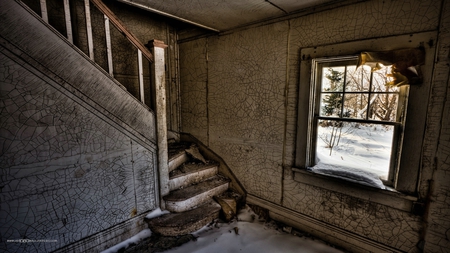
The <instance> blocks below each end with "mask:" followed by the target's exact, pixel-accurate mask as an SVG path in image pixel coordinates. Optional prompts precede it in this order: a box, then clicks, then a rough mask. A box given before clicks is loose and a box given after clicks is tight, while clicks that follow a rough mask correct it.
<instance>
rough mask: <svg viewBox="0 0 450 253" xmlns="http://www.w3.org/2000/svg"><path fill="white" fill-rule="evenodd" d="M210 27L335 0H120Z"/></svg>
mask: <svg viewBox="0 0 450 253" xmlns="http://www.w3.org/2000/svg"><path fill="white" fill-rule="evenodd" d="M119 1H121V2H124V3H127V4H130V5H134V6H137V7H139V8H142V9H145V10H148V11H151V12H154V13H158V14H161V15H164V16H168V17H171V18H175V19H178V20H182V21H184V22H187V23H191V24H194V25H197V26H200V27H203V28H206V29H209V30H213V31H217V32H222V31H227V30H231V29H233V28H237V27H242V26H246V25H250V24H254V23H258V22H262V21H266V20H270V19H273V18H279V17H283V16H287V15H291V14H294V13H296V12H299V11H302V10H305V9H308V8H311V7H315V6H321V5H322V6H323V5H326V4H328V3H331V2H337V1H336V0H170V1H168V0H119Z"/></svg>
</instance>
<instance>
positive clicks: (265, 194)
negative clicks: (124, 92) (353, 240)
mask: <svg viewBox="0 0 450 253" xmlns="http://www.w3.org/2000/svg"><path fill="white" fill-rule="evenodd" d="M443 3H444V8H442V5H443ZM447 5H448V1H444V2H441V1H431V0H430V1H415V0H407V1H381V0H371V1H364V2H361V3H356V4H351V5H347V6H342V7H338V8H335V9H332V10H326V11H322V12H318V13H314V14H310V15H305V16H301V17H296V18H292V19H289V20H285V21H280V22H275V23H269V24H266V25H260V26H252V27H249V28H248V29H240V30H235V31H229V32H225V33H222V34H219V35H217V36H209V37H206V38H205V37H203V38H199V39H196V40H186V41H182V42H181V43H180V74H181V85H182V88H181V99H182V107H181V116H182V129H181V130H182V131H183V132H188V133H191V134H193V135H194V136H196V137H197V138H198V139H200V140H201V141H202V142H203V143H205V144H206V145H208V146H209V147H210V148H211V149H212V150H214V151H215V152H217V153H218V154H219V155H220V156H221V157H222V158H223V159H224V160H225V162H226V163H227V164H228V165H229V167H230V168H231V169H232V170H233V172H234V174H236V176H237V177H238V179H239V180H240V181H241V183H242V184H243V186H244V187H245V189H246V190H247V191H248V193H249V194H251V195H254V196H256V197H259V198H261V199H264V200H267V201H269V202H270V203H273V204H275V205H279V206H281V207H285V208H288V209H289V210H293V211H295V212H297V213H300V214H303V215H306V216H308V217H311V218H313V219H316V220H318V221H321V222H325V223H326V224H330V225H331V226H334V227H338V228H342V229H344V230H345V231H350V232H352V233H356V234H357V235H359V236H362V237H364V238H368V239H369V240H373V241H375V242H379V243H381V244H383V245H388V246H389V247H391V248H394V249H398V250H401V251H406V252H409V251H415V250H419V249H420V248H422V249H423V247H425V251H427V252H439V251H441V250H443V249H444V246H448V245H449V237H448V233H449V232H448V231H449V230H448V228H449V226H448V222H447V221H448V215H449V213H450V211H449V203H448V194H449V191H448V187H447V186H446V185H445V184H443V182H444V181H442V180H441V176H444V175H445V176H446V175H447V174H448V173H447V172H446V171H448V168H449V167H448V162H447V160H448V155H449V150H448V145H447V144H446V143H447V142H448V134H447V133H446V131H447V130H446V127H443V126H444V124H443V122H446V121H448V115H449V114H448V102H446V101H447V100H446V98H447V96H448V95H447V94H448V87H449V86H448V65H447V64H448V44H449V43H450V41H449V39H448V36H447V35H448V6H447ZM426 31H436V32H438V31H440V36H439V39H438V43H439V45H438V46H437V53H438V55H440V56H441V57H439V58H436V63H435V66H434V68H433V70H434V72H433V76H434V79H433V82H432V83H431V84H430V85H431V89H432V93H431V94H430V99H429V101H431V102H430V104H429V105H423V106H426V107H427V108H428V111H429V115H428V118H427V126H428V128H427V132H426V137H425V144H424V149H423V151H422V152H423V155H422V158H421V161H422V164H421V165H420V166H421V168H422V170H421V177H420V178H421V182H420V188H419V192H418V195H419V198H420V199H421V200H423V199H426V198H427V197H426V196H427V194H431V195H432V196H433V201H432V204H431V206H430V209H429V212H428V213H426V214H425V215H424V216H422V215H413V214H412V213H411V212H406V211H402V210H398V209H395V208H391V207H390V206H386V205H382V204H379V203H374V202H371V201H367V200H362V199H359V198H356V197H353V196H349V195H346V194H342V193H338V192H334V191H331V190H326V189H324V188H321V187H316V186H312V185H309V184H305V183H300V182H297V181H295V180H294V178H293V172H292V170H291V168H292V167H295V164H294V163H295V140H296V131H297V130H296V122H297V104H298V85H299V65H300V64H299V57H300V50H301V49H302V48H305V47H314V46H320V45H332V44H336V43H342V42H348V41H358V40H363V39H369V38H382V37H386V36H393V35H404V34H414V33H420V32H426ZM425 95H427V94H425ZM436 143H439V145H436ZM435 157H437V158H435ZM435 159H437V160H435ZM433 174H434V178H435V180H436V184H435V186H434V189H433V190H431V192H430V191H429V190H428V189H429V187H430V184H429V182H431V181H430V180H431V179H432V178H433ZM437 174H438V175H439V176H436V175H437ZM445 178H446V179H447V177H445ZM446 182H449V181H446ZM447 185H448V184H447ZM440 219H443V220H444V221H446V222H445V223H443V224H442V223H441V224H439V222H438V220H440ZM424 221H425V222H424ZM426 221H428V222H429V223H428V224H427V223H426ZM425 234H426V236H425V237H424V235H425ZM424 238H425V241H423V240H424ZM424 245H425V246H424Z"/></svg>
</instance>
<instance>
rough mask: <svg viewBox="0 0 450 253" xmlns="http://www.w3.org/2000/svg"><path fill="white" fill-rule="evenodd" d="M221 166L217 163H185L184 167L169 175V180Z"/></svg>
mask: <svg viewBox="0 0 450 253" xmlns="http://www.w3.org/2000/svg"><path fill="white" fill-rule="evenodd" d="M218 165H219V164H218V163H217V162H212V161H210V162H208V163H207V164H203V163H194V164H192V163H185V164H183V165H182V167H179V168H177V169H175V170H173V171H171V172H170V174H169V179H174V178H178V177H182V176H185V175H188V174H192V173H196V172H199V171H202V170H206V169H209V168H213V167H217V166H218Z"/></svg>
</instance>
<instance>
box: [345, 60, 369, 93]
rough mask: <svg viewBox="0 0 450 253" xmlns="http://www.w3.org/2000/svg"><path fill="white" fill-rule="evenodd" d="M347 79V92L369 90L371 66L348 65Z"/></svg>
mask: <svg viewBox="0 0 450 253" xmlns="http://www.w3.org/2000/svg"><path fill="white" fill-rule="evenodd" d="M346 80H347V83H346V84H345V91H347V92H349V91H351V92H362V91H369V87H370V67H368V66H364V65H363V66H360V67H359V68H356V66H355V65H351V66H347V77H346Z"/></svg>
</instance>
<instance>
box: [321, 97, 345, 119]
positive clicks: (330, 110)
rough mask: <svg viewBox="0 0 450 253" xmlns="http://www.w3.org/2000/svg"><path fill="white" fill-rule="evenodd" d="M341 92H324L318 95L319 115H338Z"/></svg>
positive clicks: (340, 105)
mask: <svg viewBox="0 0 450 253" xmlns="http://www.w3.org/2000/svg"><path fill="white" fill-rule="evenodd" d="M341 107H342V93H324V94H322V95H321V96H320V116H326V117H340V116H341Z"/></svg>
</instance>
